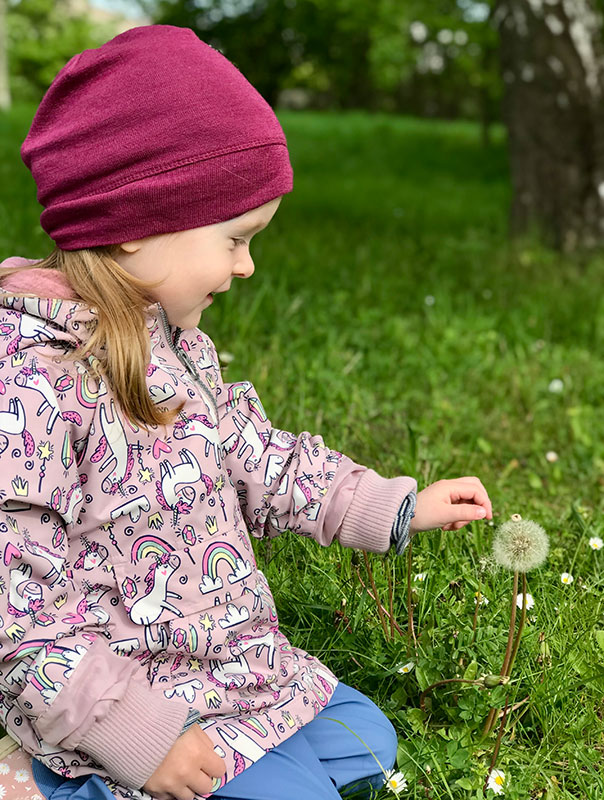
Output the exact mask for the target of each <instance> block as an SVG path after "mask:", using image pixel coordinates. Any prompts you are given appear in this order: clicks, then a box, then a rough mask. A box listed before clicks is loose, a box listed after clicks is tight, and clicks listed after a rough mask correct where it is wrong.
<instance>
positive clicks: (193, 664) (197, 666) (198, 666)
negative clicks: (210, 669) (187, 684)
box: [189, 658, 201, 672]
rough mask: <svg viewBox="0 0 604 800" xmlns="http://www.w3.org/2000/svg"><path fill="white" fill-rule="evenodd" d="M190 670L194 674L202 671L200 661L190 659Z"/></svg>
mask: <svg viewBox="0 0 604 800" xmlns="http://www.w3.org/2000/svg"><path fill="white" fill-rule="evenodd" d="M189 669H190V670H191V671H192V672H199V670H200V669H201V664H200V663H199V659H198V658H190V659H189Z"/></svg>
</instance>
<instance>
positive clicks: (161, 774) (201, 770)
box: [143, 725, 226, 800]
mask: <svg viewBox="0 0 604 800" xmlns="http://www.w3.org/2000/svg"><path fill="white" fill-rule="evenodd" d="M225 772H226V765H225V763H224V761H223V760H222V758H220V756H219V755H218V754H217V753H215V752H214V745H213V744H212V740H211V739H210V737H209V736H208V735H207V733H204V732H203V731H202V729H201V728H200V727H199V725H192V726H191V727H190V728H189V729H188V730H187V731H185V732H184V733H183V734H181V735H180V736H179V737H178V739H177V740H176V741H175V742H174V744H173V745H172V747H171V748H170V750H169V751H168V754H167V755H166V757H165V758H164V760H163V761H162V762H161V764H160V765H159V767H158V768H157V769H156V770H155V772H154V773H153V775H151V777H150V778H149V780H148V781H147V782H146V783H145V784H144V786H143V789H144V790H145V791H146V792H149V794H151V795H153V796H154V797H155V798H157V800H170V798H172V797H175V798H176V800H192V798H193V796H194V795H195V794H208V793H209V792H211V791H212V778H220V777H222V775H224V773H225Z"/></svg>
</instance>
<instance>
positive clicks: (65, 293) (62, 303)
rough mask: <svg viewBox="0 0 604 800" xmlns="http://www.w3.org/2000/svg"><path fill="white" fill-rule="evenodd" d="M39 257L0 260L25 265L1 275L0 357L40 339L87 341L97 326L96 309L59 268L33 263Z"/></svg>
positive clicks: (68, 343) (69, 343)
mask: <svg viewBox="0 0 604 800" xmlns="http://www.w3.org/2000/svg"><path fill="white" fill-rule="evenodd" d="M40 261H41V259H31V258H23V257H21V256H11V257H10V258H5V259H4V260H3V261H2V262H0V267H3V268H6V267H26V268H27V269H21V270H20V271H19V272H15V273H13V274H12V275H8V276H6V277H4V278H1V279H0V358H4V357H6V356H7V355H14V354H15V353H16V352H20V351H22V350H24V349H26V348H29V347H36V346H37V345H38V344H41V343H42V342H46V343H48V342H51V341H53V342H57V347H69V348H76V347H79V346H80V345H81V344H82V343H84V342H86V341H88V339H89V338H90V336H91V334H92V331H93V330H94V328H95V326H96V323H97V314H96V312H95V310H94V309H93V308H90V307H89V306H87V305H86V304H85V303H84V301H83V300H82V299H81V298H80V297H79V296H78V295H77V293H76V292H75V290H74V289H73V287H72V286H71V284H70V283H69V281H68V280H67V278H66V277H65V276H64V275H63V273H62V272H61V271H60V270H57V269H36V268H35V266H33V267H32V265H35V264H37V263H39V262H40ZM10 293H15V294H16V295H17V296H11V294H10ZM22 294H36V295H38V297H23V296H20V295H22ZM158 311H159V305H158V304H157V303H156V304H153V305H151V306H149V312H150V313H151V314H152V315H153V316H157V314H158Z"/></svg>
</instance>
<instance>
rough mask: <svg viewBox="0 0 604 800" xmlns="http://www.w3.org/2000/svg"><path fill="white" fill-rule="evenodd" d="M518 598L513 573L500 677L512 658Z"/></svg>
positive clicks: (515, 579) (516, 584) (516, 576)
mask: <svg viewBox="0 0 604 800" xmlns="http://www.w3.org/2000/svg"><path fill="white" fill-rule="evenodd" d="M517 596H518V571H516V572H514V588H513V590H512V610H511V611H510V629H509V632H508V643H507V647H506V649H505V658H504V660H503V666H502V667H501V673H500V674H501V675H507V670H508V666H509V664H510V658H511V656H512V645H513V643H514V629H515V627H516V597H517Z"/></svg>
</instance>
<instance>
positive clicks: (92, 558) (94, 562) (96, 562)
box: [73, 536, 109, 570]
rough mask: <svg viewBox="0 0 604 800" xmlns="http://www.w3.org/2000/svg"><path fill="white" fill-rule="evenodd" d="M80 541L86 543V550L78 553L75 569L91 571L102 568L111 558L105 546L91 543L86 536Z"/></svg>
mask: <svg viewBox="0 0 604 800" xmlns="http://www.w3.org/2000/svg"><path fill="white" fill-rule="evenodd" d="M80 539H81V540H82V542H83V543H84V549H83V550H80V552H79V553H78V559H77V561H76V562H75V564H74V565H73V566H74V569H85V570H91V569H95V568H96V567H100V566H101V564H102V563H103V562H104V561H105V560H106V559H107V558H108V556H109V551H108V550H107V548H106V547H105V545H102V544H99V542H90V541H88V539H87V538H86V536H80Z"/></svg>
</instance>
